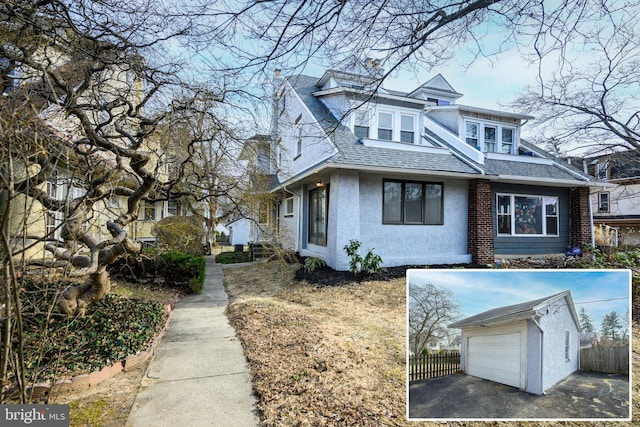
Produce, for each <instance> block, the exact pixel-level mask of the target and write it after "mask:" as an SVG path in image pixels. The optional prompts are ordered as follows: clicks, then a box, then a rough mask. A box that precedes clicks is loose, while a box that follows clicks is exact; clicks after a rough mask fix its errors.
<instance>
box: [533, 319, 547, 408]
mask: <svg viewBox="0 0 640 427" xmlns="http://www.w3.org/2000/svg"><path fill="white" fill-rule="evenodd" d="M536 314H538V313H536ZM531 321H533V323H534V324H535V325H536V326H537V327H538V329H540V388H541V389H542V394H543V395H546V394H547V393H546V392H545V391H544V375H543V372H544V351H543V350H544V330H543V329H542V326H540V324H539V323H538V321H537V320H536V319H535V317H532V318H531Z"/></svg>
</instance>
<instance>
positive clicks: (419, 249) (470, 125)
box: [262, 62, 592, 270]
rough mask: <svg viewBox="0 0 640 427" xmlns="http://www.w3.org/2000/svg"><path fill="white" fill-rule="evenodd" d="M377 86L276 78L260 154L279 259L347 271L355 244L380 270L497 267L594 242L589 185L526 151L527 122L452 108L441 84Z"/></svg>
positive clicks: (373, 81) (373, 75) (347, 72)
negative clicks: (272, 179) (288, 254)
mask: <svg viewBox="0 0 640 427" xmlns="http://www.w3.org/2000/svg"><path fill="white" fill-rule="evenodd" d="M379 75H380V70H379V68H377V65H376V64H375V62H374V63H371V64H370V66H366V65H358V64H354V65H350V66H345V68H344V69H342V70H327V71H326V72H325V73H324V75H322V76H321V77H319V78H318V77H311V76H304V75H300V76H295V77H289V78H283V77H281V76H279V73H278V72H277V73H276V88H275V100H274V103H273V105H274V113H273V114H274V115H273V121H272V122H273V123H272V136H271V138H265V139H263V140H262V142H263V143H266V142H269V144H270V145H269V153H266V154H265V155H263V158H265V159H270V160H271V164H269V165H268V166H267V170H266V171H265V174H270V173H272V172H274V173H275V174H276V177H277V180H276V184H275V185H274V186H273V187H272V190H271V191H272V193H273V194H274V195H275V196H276V197H277V199H278V200H277V201H276V203H275V204H274V206H272V208H271V212H272V216H273V218H274V219H273V222H274V226H275V227H277V228H278V229H279V230H281V232H282V233H281V234H284V232H283V230H286V231H287V233H286V234H287V236H288V237H289V243H287V244H283V246H285V247H288V248H289V249H291V250H294V251H296V252H299V253H300V254H301V255H302V256H315V257H319V258H322V259H324V260H325V261H326V262H327V264H328V265H329V266H331V267H333V268H334V269H337V270H347V269H349V258H348V257H347V255H346V253H345V251H344V249H343V248H344V247H345V245H347V244H348V243H349V241H350V240H358V241H360V242H361V243H362V250H363V251H367V250H368V249H373V250H374V252H375V253H376V254H378V255H379V256H381V258H382V260H383V266H397V265H425V264H441V263H447V264H453V263H476V264H488V263H493V262H494V260H495V259H496V258H501V257H507V256H527V255H551V254H563V253H564V252H565V251H566V248H567V247H569V246H576V245H580V244H582V243H591V242H592V238H591V217H590V213H589V188H590V185H592V184H591V182H590V178H589V177H588V176H587V175H586V174H584V173H582V172H581V171H578V170H576V169H573V168H572V167H570V166H569V165H568V164H566V163H563V162H561V161H559V160H557V159H556V158H554V157H553V156H551V155H549V154H548V153H546V152H544V151H543V150H541V149H539V148H537V147H535V146H533V145H531V144H528V143H526V142H525V141H523V140H522V139H521V138H520V132H521V128H522V126H523V125H524V124H525V123H526V122H527V121H528V120H529V119H530V118H531V117H529V116H526V115H521V114H516V113H510V112H503V111H496V110H488V109H484V108H477V107H471V106H466V105H460V104H457V100H458V99H459V98H460V97H461V96H462V95H461V94H460V93H458V92H456V91H455V90H454V89H453V88H452V87H451V86H450V85H449V83H448V82H447V81H446V80H445V78H444V77H443V76H441V75H437V76H435V77H434V78H432V79H431V80H429V81H428V82H426V83H425V84H423V85H421V86H419V87H418V88H416V89H415V90H413V91H410V92H399V91H394V90H391V89H387V88H384V87H382V86H380V85H379V83H380V82H379V80H378V76H379Z"/></svg>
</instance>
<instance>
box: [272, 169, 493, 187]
mask: <svg viewBox="0 0 640 427" xmlns="http://www.w3.org/2000/svg"><path fill="white" fill-rule="evenodd" d="M469 166H473V165H471V164H469ZM329 169H341V170H353V171H363V172H377V173H396V174H403V173H411V174H415V175H423V176H440V177H448V178H464V179H469V178H472V177H474V176H475V175H473V174H470V173H465V172H446V171H437V170H433V171H425V170H420V169H398V168H381V167H379V166H367V165H353V164H350V165H341V164H324V165H322V166H319V167H315V168H313V169H310V170H308V171H307V172H305V173H303V174H300V175H296V176H294V177H291V178H289V179H287V180H286V181H285V182H283V183H281V184H280V185H278V186H277V187H274V188H273V189H271V192H275V191H278V190H282V189H285V188H286V187H287V186H288V185H291V184H293V183H294V182H298V181H303V180H305V179H309V178H310V177H311V176H313V175H315V174H318V173H320V172H322V171H325V170H329ZM474 169H476V170H478V172H480V174H481V175H484V173H483V172H484V171H482V170H479V168H477V167H474Z"/></svg>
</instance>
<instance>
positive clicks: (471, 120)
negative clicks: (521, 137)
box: [462, 118, 518, 154]
mask: <svg viewBox="0 0 640 427" xmlns="http://www.w3.org/2000/svg"><path fill="white" fill-rule="evenodd" d="M467 123H469V124H475V125H477V126H478V141H477V144H476V147H480V151H482V152H483V153H498V154H514V153H515V152H516V151H515V150H516V147H517V146H518V129H517V127H516V126H515V125H508V124H502V123H499V122H489V121H485V120H479V119H476V118H464V120H463V125H462V130H463V132H464V138H463V139H464V141H465V142H466V140H467ZM485 127H494V128H496V140H495V149H494V150H493V151H487V150H486V148H485V140H484V129H485ZM503 129H511V130H512V131H513V141H512V142H511V143H510V144H507V145H510V149H509V151H508V152H503V151H502V130H503ZM467 144H468V143H467ZM469 145H470V144H469Z"/></svg>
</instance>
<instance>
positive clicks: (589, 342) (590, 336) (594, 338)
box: [580, 332, 599, 348]
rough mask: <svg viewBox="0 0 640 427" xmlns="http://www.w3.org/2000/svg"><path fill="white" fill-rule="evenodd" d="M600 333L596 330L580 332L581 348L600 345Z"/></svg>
mask: <svg viewBox="0 0 640 427" xmlns="http://www.w3.org/2000/svg"><path fill="white" fill-rule="evenodd" d="M598 345H599V341H598V334H596V333H595V332H583V333H581V334H580V348H591V347H598Z"/></svg>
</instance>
